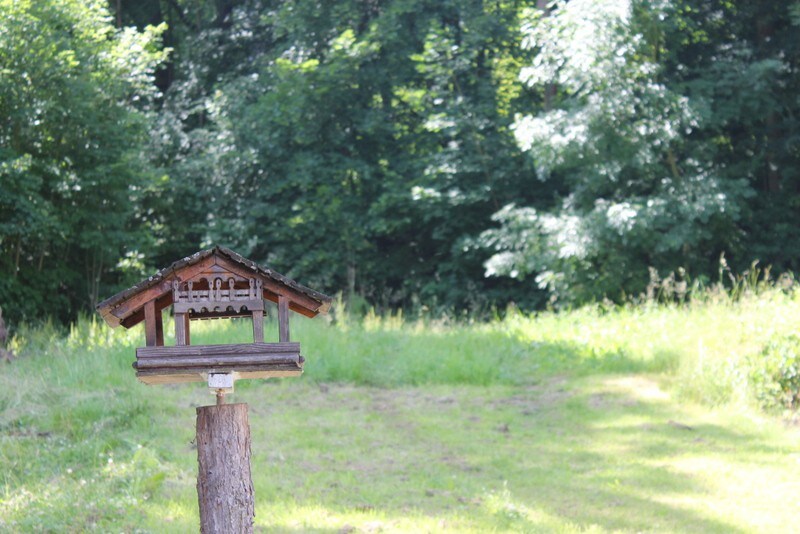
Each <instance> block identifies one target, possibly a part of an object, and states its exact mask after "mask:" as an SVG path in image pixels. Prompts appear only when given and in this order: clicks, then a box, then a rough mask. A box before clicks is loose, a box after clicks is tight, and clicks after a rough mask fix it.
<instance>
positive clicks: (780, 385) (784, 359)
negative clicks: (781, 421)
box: [750, 334, 800, 411]
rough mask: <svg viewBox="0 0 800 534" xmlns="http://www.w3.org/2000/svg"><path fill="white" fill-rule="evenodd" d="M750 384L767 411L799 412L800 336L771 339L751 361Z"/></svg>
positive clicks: (792, 335) (793, 335)
mask: <svg viewBox="0 0 800 534" xmlns="http://www.w3.org/2000/svg"><path fill="white" fill-rule="evenodd" d="M750 381H751V384H752V387H753V390H754V395H755V397H756V399H757V400H758V402H759V404H760V405H761V406H762V407H763V408H764V409H767V410H790V411H796V410H797V409H798V408H800V336H798V335H796V334H790V335H788V336H780V337H778V338H776V339H771V340H770V341H769V342H768V343H767V344H766V346H765V347H764V350H762V351H761V353H760V354H758V355H756V356H755V357H753V358H752V370H751V372H750Z"/></svg>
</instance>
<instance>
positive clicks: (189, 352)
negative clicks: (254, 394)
mask: <svg viewBox="0 0 800 534" xmlns="http://www.w3.org/2000/svg"><path fill="white" fill-rule="evenodd" d="M303 361H304V360H303V357H302V356H300V344H299V343H291V342H284V343H243V344H234V345H191V346H190V345H181V346H173V347H161V346H154V347H153V346H151V347H140V348H138V349H136V363H134V365H133V366H134V368H135V369H136V371H137V372H136V376H137V378H138V379H139V380H140V381H141V382H144V383H145V384H170V383H182V382H200V381H205V380H206V377H207V375H208V374H209V373H236V375H237V378H270V377H288V376H299V375H300V374H302V372H303Z"/></svg>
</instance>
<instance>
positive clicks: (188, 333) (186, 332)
mask: <svg viewBox="0 0 800 534" xmlns="http://www.w3.org/2000/svg"><path fill="white" fill-rule="evenodd" d="M191 334H192V333H191V331H190V330H189V314H188V313H187V314H185V315H184V316H183V335H184V336H186V344H187V345H191V344H192V335H191Z"/></svg>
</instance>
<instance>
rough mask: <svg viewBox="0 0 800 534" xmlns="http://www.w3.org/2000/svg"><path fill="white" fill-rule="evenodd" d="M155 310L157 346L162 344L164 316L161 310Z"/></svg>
mask: <svg viewBox="0 0 800 534" xmlns="http://www.w3.org/2000/svg"><path fill="white" fill-rule="evenodd" d="M155 312H156V345H157V346H159V347H163V346H164V318H163V315H164V314H163V313H162V312H161V310H155Z"/></svg>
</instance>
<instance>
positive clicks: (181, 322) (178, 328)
mask: <svg viewBox="0 0 800 534" xmlns="http://www.w3.org/2000/svg"><path fill="white" fill-rule="evenodd" d="M186 318H187V314H185V313H176V314H175V344H176V345H188V343H187V340H186V337H187V336H186V323H187V322H188V321H187V320H186Z"/></svg>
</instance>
